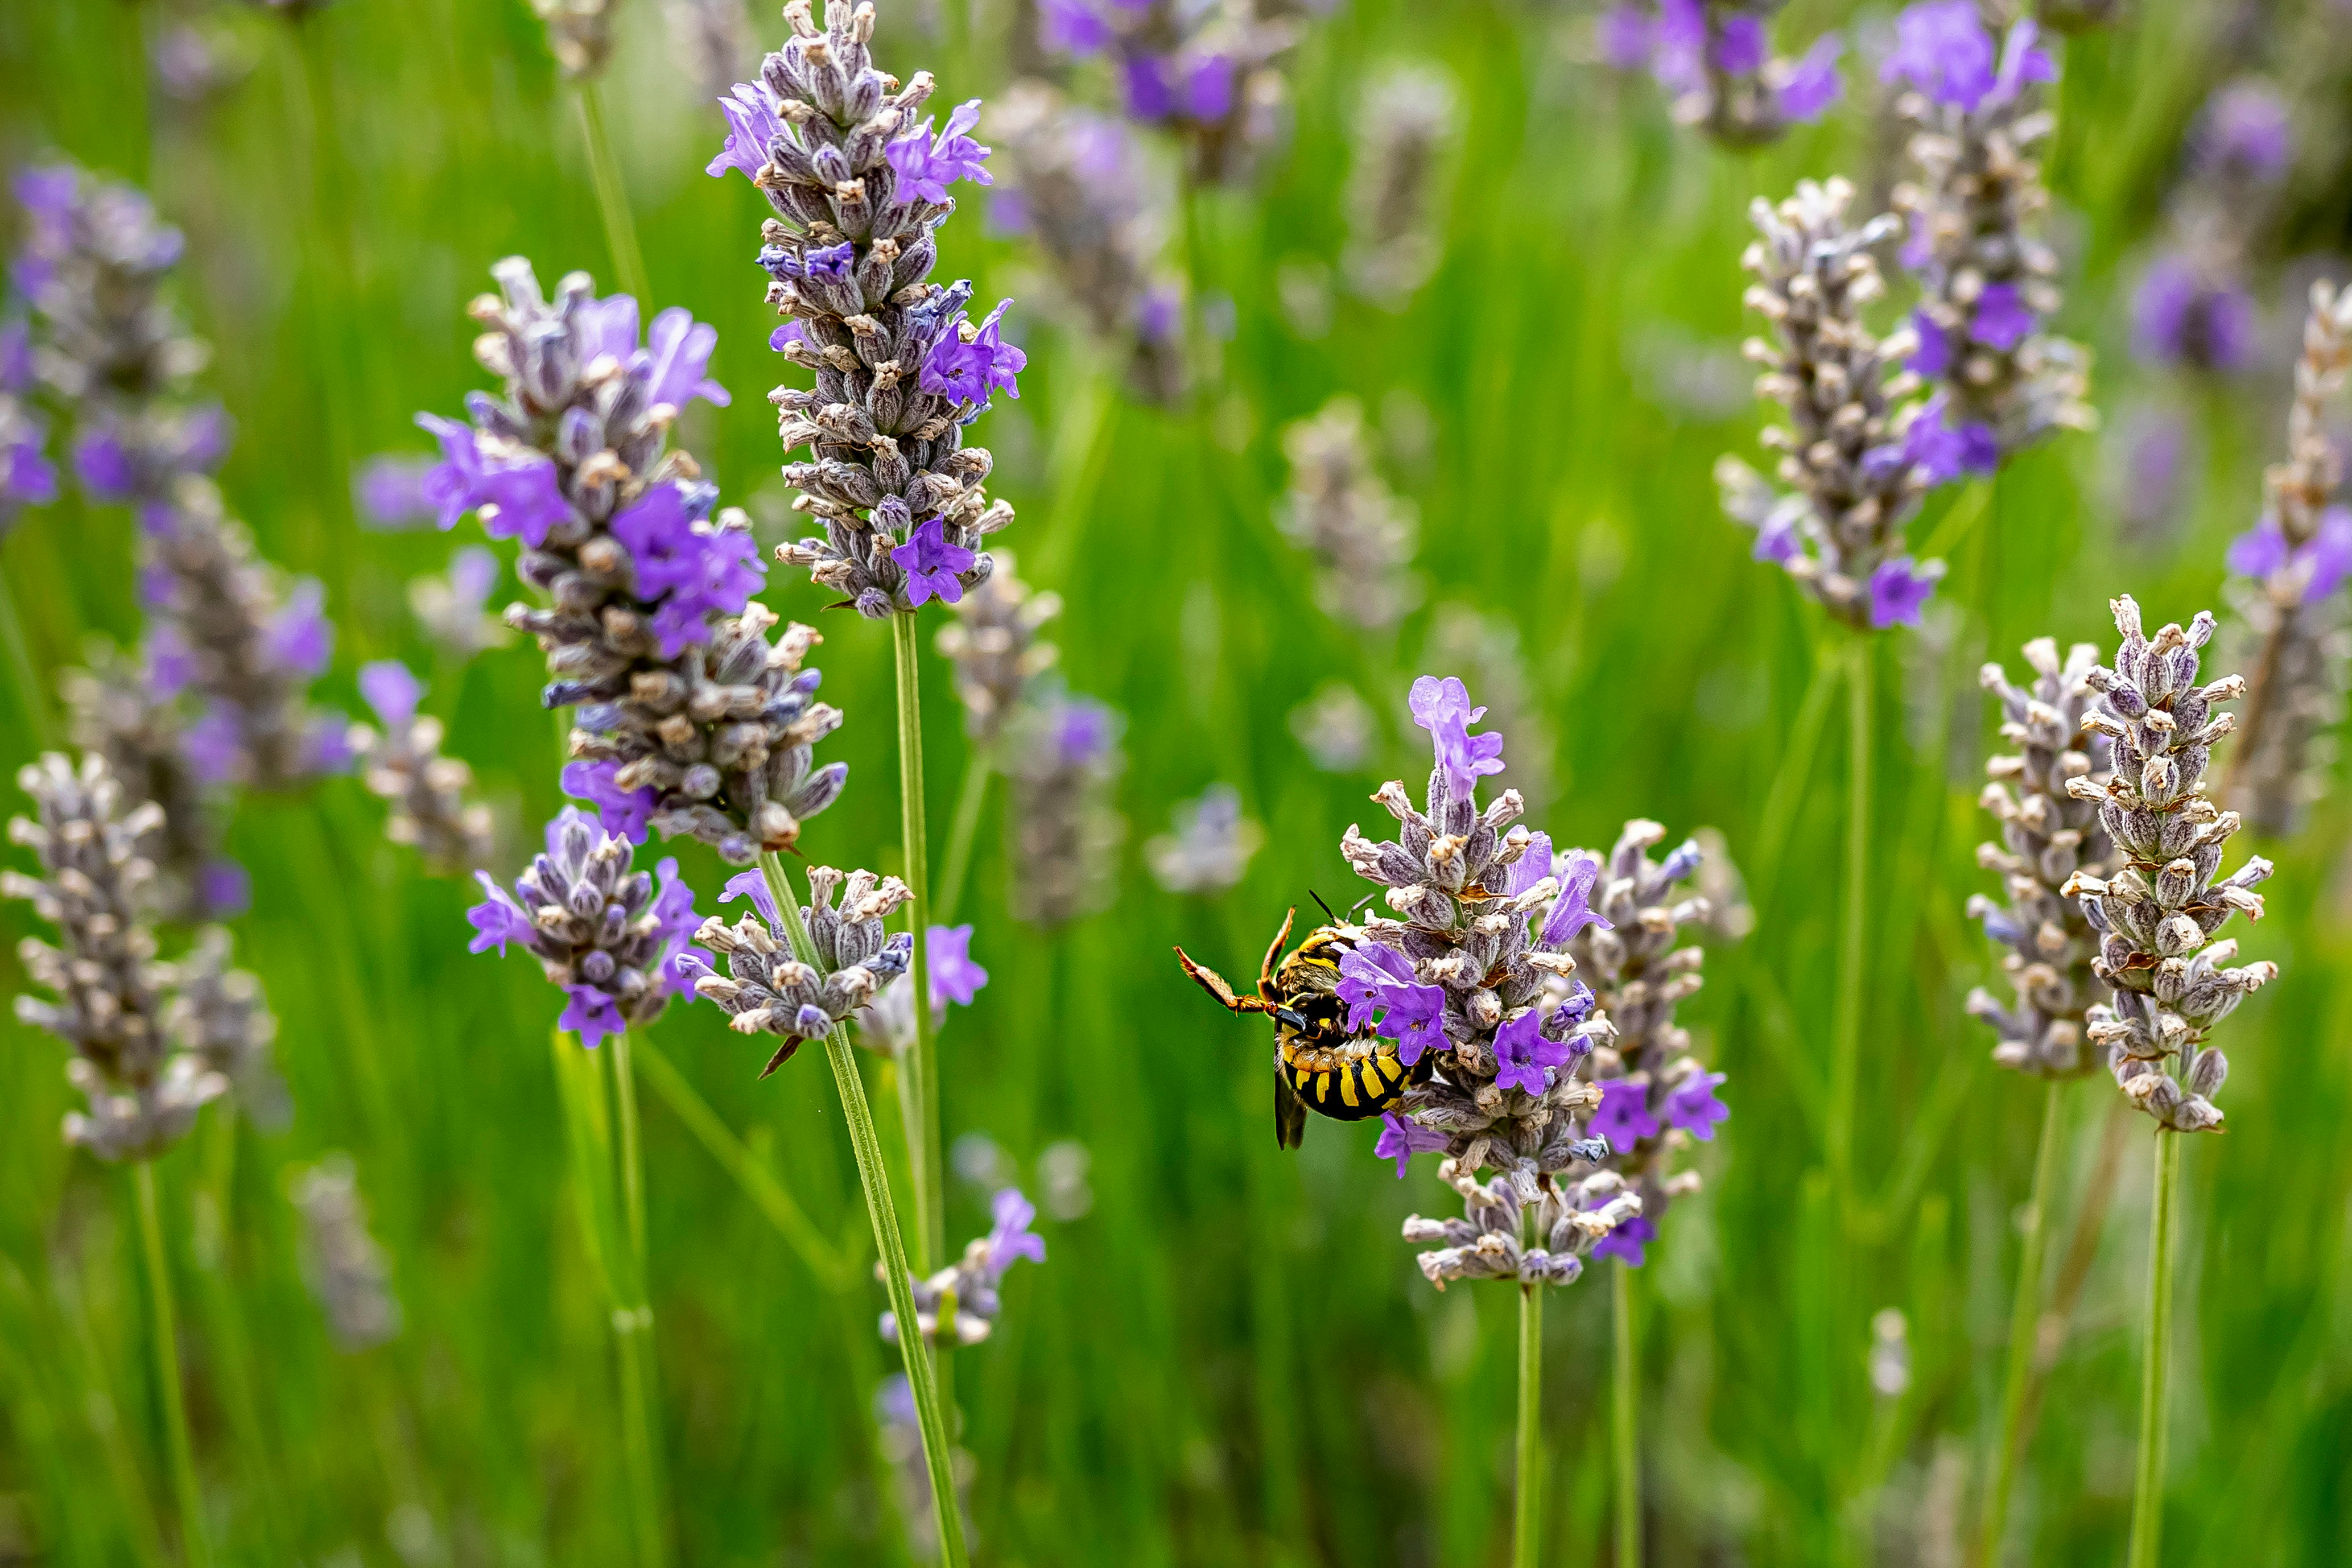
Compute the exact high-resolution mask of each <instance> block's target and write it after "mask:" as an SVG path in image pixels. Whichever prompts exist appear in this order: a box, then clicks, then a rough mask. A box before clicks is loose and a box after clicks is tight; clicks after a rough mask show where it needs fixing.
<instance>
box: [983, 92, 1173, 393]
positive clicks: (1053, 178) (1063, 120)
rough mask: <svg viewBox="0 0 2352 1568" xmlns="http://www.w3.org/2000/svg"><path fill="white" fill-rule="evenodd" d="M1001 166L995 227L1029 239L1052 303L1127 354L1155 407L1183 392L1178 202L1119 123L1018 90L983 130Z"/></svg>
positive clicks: (1132, 374) (1053, 95) (1054, 96)
mask: <svg viewBox="0 0 2352 1568" xmlns="http://www.w3.org/2000/svg"><path fill="white" fill-rule="evenodd" d="M983 129H984V130H985V131H986V132H988V136H989V139H990V141H991V142H992V144H993V145H994V147H995V150H996V153H997V155H998V157H999V158H1000V159H1002V160H1003V169H1002V171H1001V173H1002V174H1003V176H1004V178H1003V183H1002V184H999V185H998V187H997V189H996V192H995V195H993V196H992V198H991V201H990V205H989V219H990V222H991V224H992V226H1003V227H1006V228H1010V229H1013V230H1014V231H1017V232H1019V233H1021V234H1023V235H1024V236H1026V237H1028V239H1029V240H1030V242H1031V243H1032V244H1033V245H1034V247H1036V250H1037V254H1038V255H1039V257H1040V258H1042V259H1043V260H1044V261H1045V271H1046V273H1047V281H1049V282H1050V284H1051V285H1052V288H1053V293H1052V295H1051V296H1049V299H1048V303H1049V304H1050V305H1052V306H1055V307H1057V308H1058V313H1062V314H1066V315H1068V316H1070V317H1073V318H1075V319H1076V320H1077V321H1080V322H1082V323H1084V325H1085V326H1086V328H1087V331H1088V332H1089V333H1091V334H1092V335H1093V336H1094V337H1095V338H1097V339H1098V340H1101V341H1104V342H1110V343H1114V344H1118V345H1120V347H1121V348H1122V350H1123V352H1124V353H1126V354H1127V355H1128V381H1129V385H1130V386H1131V387H1132V388H1133V389H1134V391H1135V392H1136V393H1137V395H1139V396H1142V397H1144V398H1146V399H1148V400H1149V401H1150V402H1153V403H1157V404H1161V405H1169V404H1173V403H1175V402H1176V401H1178V400H1179V399H1180V398H1181V397H1182V396H1183V395H1184V389H1185V386H1186V375H1185V366H1184V357H1183V344H1182V342H1181V333H1180V332H1179V331H1177V330H1176V329H1177V325H1178V314H1179V312H1178V310H1176V309H1175V308H1173V307H1174V305H1175V303H1176V302H1177V301H1180V300H1181V299H1182V297H1183V290H1184V284H1183V281H1182V279H1181V277H1179V276H1178V275H1176V274H1175V273H1174V272H1173V271H1172V270H1171V268H1169V267H1168V265H1167V264H1166V263H1165V261H1164V260H1163V258H1162V253H1163V252H1164V251H1165V249H1166V248H1167V243H1168V238H1169V234H1170V231H1171V228H1172V227H1173V226H1174V225H1173V223H1172V221H1171V212H1172V210H1173V206H1174V202H1175V195H1174V193H1173V192H1172V191H1171V189H1170V188H1169V185H1168V181H1167V179H1166V178H1165V177H1164V175H1163V174H1162V173H1161V172H1160V170H1159V169H1157V168H1156V167H1154V165H1153V164H1152V162H1151V160H1150V158H1149V157H1148V156H1147V155H1146V154H1145V153H1144V150H1143V148H1142V146H1141V145H1140V144H1139V141H1138V139H1137V137H1136V134H1135V132H1132V131H1131V130H1129V128H1128V127H1127V126H1126V125H1125V124H1124V123H1122V122H1121V121H1118V120H1115V119H1111V118H1109V117H1108V116H1105V115H1101V114H1097V113H1096V112H1094V111H1093V110H1089V109H1085V108H1082V107H1079V106H1077V105H1074V104H1071V103H1069V102H1068V101H1066V100H1065V99H1064V98H1063V97H1062V95H1061V94H1060V93H1059V92H1058V91H1056V90H1055V89H1053V88H1051V87H1049V86H1047V85H1045V83H1043V82H1034V81H1023V82H1016V83H1014V84H1013V89H1012V90H1011V91H1009V92H1007V93H1006V94H1005V96H1004V97H1003V100H1000V101H999V102H997V103H995V104H992V105H991V106H990V108H989V110H988V112H987V116H986V119H985V121H984V124H983Z"/></svg>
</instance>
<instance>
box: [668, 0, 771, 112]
mask: <svg viewBox="0 0 2352 1568" xmlns="http://www.w3.org/2000/svg"><path fill="white" fill-rule="evenodd" d="M662 22H663V24H664V26H667V28H668V31H669V44H670V53H671V55H672V56H673V57H674V58H676V59H677V67H678V69H680V70H682V71H684V72H685V73H686V76H687V79H688V80H689V81H691V82H693V83H694V85H695V86H696V87H698V88H699V89H702V91H703V93H704V94H705V95H706V96H707V97H710V98H724V97H725V96H726V95H727V89H729V88H730V87H731V86H732V85H733V84H734V83H735V81H736V79H738V78H740V76H741V75H742V74H743V68H744V67H745V66H746V65H747V64H749V63H750V62H751V60H753V59H754V58H758V55H759V45H758V44H757V42H756V41H754V39H753V37H752V33H751V13H750V12H749V11H747V10H746V9H745V8H744V6H743V5H742V4H741V0H662Z"/></svg>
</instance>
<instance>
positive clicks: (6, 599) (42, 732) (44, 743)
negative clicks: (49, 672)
mask: <svg viewBox="0 0 2352 1568" xmlns="http://www.w3.org/2000/svg"><path fill="white" fill-rule="evenodd" d="M0 643H5V644H7V654H8V672H9V673H10V674H11V675H13V676H14V677H16V706H17V707H18V708H19V709H20V710H22V711H23V713H24V715H25V732H26V734H27V735H28V736H30V737H31V739H32V742H33V749H34V750H35V751H37V752H40V751H47V749H48V746H49V705H48V702H47V700H46V699H45V698H44V697H43V695H42V692H41V677H40V674H39V672H38V671H37V670H36V669H35V668H33V654H32V649H31V647H30V646H29V645H28V644H27V643H26V641H25V625H24V622H23V621H22V620H20V619H19V618H18V617H17V615H16V593H15V591H14V589H13V588H12V587H11V586H10V584H9V583H7V582H5V581H0Z"/></svg>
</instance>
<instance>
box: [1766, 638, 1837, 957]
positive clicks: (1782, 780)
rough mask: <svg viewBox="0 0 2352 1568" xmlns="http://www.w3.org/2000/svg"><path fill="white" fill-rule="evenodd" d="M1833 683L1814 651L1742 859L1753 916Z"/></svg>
mask: <svg viewBox="0 0 2352 1568" xmlns="http://www.w3.org/2000/svg"><path fill="white" fill-rule="evenodd" d="M1836 685H1837V666H1836V664H1835V663H1834V662H1833V661H1832V660H1830V659H1826V658H1819V657H1816V658H1814V660H1813V675H1812V679H1811V681H1809V682H1808V683H1807V684H1806V686H1805V695H1804V698H1803V700H1801V701H1800V702H1799V703H1798V704H1797V716H1796V719H1795V721H1793V722H1792V723H1791V724H1790V726H1789V735H1788V745H1787V746H1786V748H1785V749H1783V750H1782V752H1781V753H1780V766H1779V767H1778V768H1776V769H1775V770H1774V772H1773V774H1772V784H1771V786H1770V787H1769V789H1767V790H1766V791H1765V794H1764V816H1763V819H1762V821H1761V822H1759V824H1758V826H1757V830H1756V854H1755V857H1754V858H1753V859H1752V860H1750V861H1749V863H1748V871H1749V876H1748V905H1749V907H1750V908H1752V909H1753V910H1755V911H1756V913H1757V916H1758V918H1759V919H1760V918H1762V917H1763V916H1764V915H1765V914H1766V913H1767V912H1769V907H1770V904H1771V901H1772V889H1773V884H1774V883H1775V882H1777V881H1778V880H1779V879H1780V858H1781V855H1782V854H1783V853H1784V852H1785V851H1786V850H1787V848H1788V846H1789V832H1790V828H1792V827H1793V826H1795V825H1796V820H1797V807H1798V805H1801V803H1802V801H1803V799H1804V792H1805V783H1806V780H1807V779H1808V778H1809V777H1810V776H1811V773H1812V770H1813V753H1814V752H1816V751H1817V750H1819V749H1820V746H1821V740H1822V724H1823V723H1824V722H1825V721H1827V720H1828V718H1829V711H1830V693H1831V691H1832V690H1833V689H1835V687H1836Z"/></svg>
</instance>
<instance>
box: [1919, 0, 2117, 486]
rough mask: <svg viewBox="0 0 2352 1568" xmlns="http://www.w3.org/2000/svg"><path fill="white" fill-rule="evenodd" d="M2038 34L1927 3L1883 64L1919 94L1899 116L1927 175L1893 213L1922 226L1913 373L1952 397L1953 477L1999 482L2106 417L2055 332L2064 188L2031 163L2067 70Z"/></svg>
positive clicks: (1944, 411)
mask: <svg viewBox="0 0 2352 1568" xmlns="http://www.w3.org/2000/svg"><path fill="white" fill-rule="evenodd" d="M2036 37H2037V29H2036V27H2035V25H2034V23H2033V22H2032V20H2031V19H2028V20H2023V21H2020V22H2017V23H2014V24H2012V25H2011V26H2010V27H2009V29H2008V30H2007V31H2006V32H2005V33H2002V34H2000V35H1996V34H1995V33H1994V32H1993V31H1992V30H1991V29H1990V28H1989V27H1988V26H1986V24H1985V21H1984V19H1983V16H1981V14H1980V13H1979V11H1978V8H1977V5H1976V0H1923V3H1922V4H1919V5H1913V6H1912V7H1910V9H1908V10H1906V11H1905V12H1904V13H1903V14H1902V15H1901V16H1898V17H1897V18H1896V19H1895V48H1894V50H1893V52H1892V53H1890V54H1889V55H1888V56H1887V58H1886V60H1885V64H1884V66H1883V67H1882V68H1881V74H1882V75H1883V76H1884V77H1885V79H1887V80H1889V81H1900V82H1902V83H1904V84H1905V85H1906V88H1907V89H1908V90H1906V92H1904V93H1903V95H1902V96H1901V97H1900V98H1899V99H1898V100H1896V104H1895V108H1896V112H1897V113H1898V114H1900V115H1901V116H1902V117H1903V119H1904V120H1905V121H1907V122H1909V123H1910V124H1911V125H1912V126H1913V127H1914V132H1913V134H1912V137H1911V141H1910V153H1911V159H1912V162H1913V163H1915V164H1916V167H1917V169H1918V174H1919V178H1918V179H1917V180H1916V181H1915V182H1912V183H1908V184H1903V185H1900V186H1898V187H1896V189H1895V208H1896V210H1897V211H1898V212H1900V213H1902V214H1903V215H1904V216H1905V217H1906V220H1907V221H1908V222H1909V224H1910V235H1909V238H1908V240H1907V242H1906V244H1905V246H1904V247H1903V251H1902V259H1903V264H1904V265H1905V266H1906V267H1907V268H1911V269H1912V270H1913V271H1915V272H1916V274H1917V275H1918V277H1919V279H1920V284H1921V289H1922V291H1923V294H1924V296H1925V297H1924V299H1923V300H1921V302H1920V305H1919V307H1918V309H1917V310H1916V311H1915V312H1914V313H1913V318H1912V325H1913V329H1914V335H1915V338H1916V343H1915V346H1914V347H1913V348H1912V351H1911V356H1910V365H1911V368H1912V369H1913V370H1914V371H1916V372H1917V373H1918V374H1919V375H1921V376H1922V377H1923V378H1925V379H1926V380H1927V381H1928V382H1930V383H1933V384H1936V385H1937V388H1938V389H1939V393H1940V395H1939V396H1938V397H1937V398H1936V399H1934V400H1932V401H1931V402H1930V403H1929V405H1928V415H1931V416H1933V419H1934V422H1935V424H1936V426H1937V427H1938V429H1939V430H1940V431H1941V432H1942V433H1943V435H1944V438H1945V439H1947V440H1948V441H1949V442H1951V444H1952V448H1953V450H1952V458H1951V459H1950V461H1949V462H1948V463H1944V464H1939V465H1938V468H1939V470H1942V469H1956V470H1957V471H1958V472H1967V473H1990V472H1992V471H1993V470H1994V469H1995V468H1998V467H1999V466H2000V461H2001V459H2002V458H2005V457H2007V456H2008V455H2009V454H2011V453H2012V452H2015V451H2018V450H2019V449H2021V448H2022V447H2028V446H2031V445H2032V444H2033V443H2034V442H2037V441H2040V440H2042V439H2043V438H2044V437H2048V436H2051V435H2053V434H2054V433H2055V432H2057V431H2059V430H2063V429H2087V428H2089V427H2090V426H2092V425H2093V424H2094V423H2095V415H2094V414H2093V412H2092V410H2091V408H2090V405H2088V404H2087V403H2085V402H2084V395H2085V393H2086V392H2087V390H2088V385H2089V367H2090V356H2089V353H2088V351H2086V350H2084V348H2083V347H2082V345H2080V344H2078V343H2074V342H2068V341H2067V340H2065V339H2063V338H2061V337H2058V336H2056V335H2055V334H2053V333H2052V332H2050V331H2046V330H2045V328H2044V325H2043V323H2044V322H2045V321H2047V320H2048V318H2049V317H2050V316H2051V315H2052V313H2053V312H2054V311H2055V310H2057V309H2058V301H2059V295H2058V285H2057V281H2056V279H2057V276H2058V258H2057V255H2056V254H2055V253H2054V252H2053V251H2052V250H2051V248H2050V247H2049V246H2048V245H2047V244H2046V243H2044V242H2043V240H2042V237H2041V232H2040V230H2041V224H2042V215H2043V214H2044V212H2045V211H2046V210H2047V209H2048V207H2049V205H2050V193H2049V192H2048V191H2047V190H2045V189H2044V188H2043V187H2042V171H2041V165H2040V164H2039V163H2036V162H2035V161H2034V159H2033V156H2032V153H2033V149H2034V148H2035V147H2036V146H2038V145H2039V144H2040V143H2041V142H2043V141H2044V140H2046V139H2047V138H2048V136H2049V134H2050V132H2051V129H2052V127H2053V124H2054V123H2055V121H2054V120H2053V116H2052V115H2051V114H2050V113H2049V111H2048V110H2044V109H2043V108H2042V106H2041V102H2040V99H2041V94H2040V92H2039V90H2038V89H2039V87H2040V85H2041V84H2043V83H2046V82H2051V81H2054V80H2056V79H2057V76H2058V68H2057V66H2056V64H2055V63H2054V62H2053V60H2052V59H2051V58H2050V55H2049V53H2048V52H2047V51H2046V50H2044V49H2042V47H2040V46H2039V44H2037V42H2036V41H2035V40H2036ZM1925 417H1927V416H1923V418H1925ZM1949 477H1951V475H1950V473H1949V472H1947V471H1939V472H1938V473H1937V475H1936V478H1937V480H1938V481H1939V482H1940V480H1941V479H1945V478H1949Z"/></svg>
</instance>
